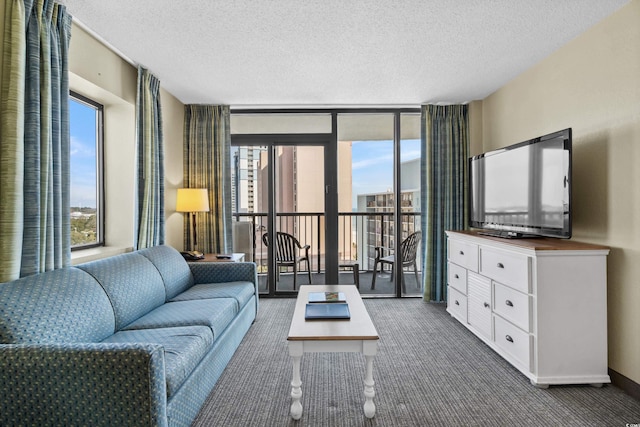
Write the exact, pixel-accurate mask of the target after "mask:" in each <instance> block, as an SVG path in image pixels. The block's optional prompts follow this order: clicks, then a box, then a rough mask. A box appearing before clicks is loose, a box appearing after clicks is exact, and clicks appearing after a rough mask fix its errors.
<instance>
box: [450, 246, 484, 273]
mask: <svg viewBox="0 0 640 427" xmlns="http://www.w3.org/2000/svg"><path fill="white" fill-rule="evenodd" d="M449 261H451V262H454V263H456V264H458V265H460V266H462V267H465V268H468V269H469V270H471V271H475V272H477V271H478V245H474V244H473V243H466V242H461V241H459V240H453V239H449Z"/></svg>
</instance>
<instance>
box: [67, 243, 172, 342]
mask: <svg viewBox="0 0 640 427" xmlns="http://www.w3.org/2000/svg"><path fill="white" fill-rule="evenodd" d="M78 268H81V269H82V270H84V271H86V272H87V273H89V274H91V275H92V276H93V277H94V278H95V279H96V280H97V281H98V282H99V283H100V284H101V285H102V287H103V288H104V290H105V292H106V293H107V295H108V296H109V299H110V300H111V305H112V306H113V310H114V312H115V314H116V330H121V329H122V328H123V327H125V326H126V325H128V324H129V323H131V322H133V321H134V320H136V319H138V318H139V317H141V316H143V315H145V314H147V313H148V312H150V311H151V310H153V309H154V308H156V307H158V306H160V305H162V304H163V303H164V302H165V298H166V293H165V290H164V283H163V282H162V277H161V276H160V273H159V272H158V269H157V268H156V267H155V266H154V265H153V263H151V261H149V260H148V259H147V258H145V257H144V256H142V255H139V254H137V253H128V254H122V255H116V256H114V257H111V258H106V259H101V260H99V261H93V262H89V263H87V264H81V265H79V266H78Z"/></svg>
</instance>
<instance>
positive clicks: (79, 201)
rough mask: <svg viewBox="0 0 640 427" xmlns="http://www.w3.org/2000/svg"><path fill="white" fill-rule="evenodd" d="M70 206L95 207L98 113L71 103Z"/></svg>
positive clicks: (82, 105) (80, 104)
mask: <svg viewBox="0 0 640 427" xmlns="http://www.w3.org/2000/svg"><path fill="white" fill-rule="evenodd" d="M69 117H70V120H69V121H70V133H71V206H72V207H92V208H95V207H96V110H95V109H94V108H92V107H89V106H87V105H85V104H82V103H80V102H77V101H74V100H72V99H70V100H69Z"/></svg>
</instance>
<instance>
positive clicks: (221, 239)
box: [184, 105, 233, 253]
mask: <svg viewBox="0 0 640 427" xmlns="http://www.w3.org/2000/svg"><path fill="white" fill-rule="evenodd" d="M229 118H230V113H229V106H226V105H223V106H215V105H185V119H184V186H185V188H206V189H207V190H208V192H209V209H210V210H209V212H198V213H196V214H195V215H196V227H197V239H198V241H197V242H195V247H196V248H197V249H198V250H199V251H201V252H204V253H228V252H231V251H232V243H233V240H232V235H231V232H232V230H231V225H232V224H231V215H232V212H231V168H230V163H231V161H230V158H229V156H230V151H231V130H230V127H229ZM192 233H193V230H192V225H191V221H188V220H186V221H184V241H185V247H186V248H194V245H193V243H194V242H192V241H191V240H192Z"/></svg>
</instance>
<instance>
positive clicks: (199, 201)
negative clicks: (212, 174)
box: [176, 188, 209, 250]
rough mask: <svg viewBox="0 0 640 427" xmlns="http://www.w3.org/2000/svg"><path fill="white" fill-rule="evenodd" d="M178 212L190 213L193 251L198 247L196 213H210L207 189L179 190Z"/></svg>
mask: <svg viewBox="0 0 640 427" xmlns="http://www.w3.org/2000/svg"><path fill="white" fill-rule="evenodd" d="M176 212H185V213H188V214H189V215H190V216H191V218H192V221H193V249H194V250H195V248H196V245H197V241H198V240H197V239H198V234H197V231H196V212H209V194H208V191H207V189H206V188H178V197H177V201H176Z"/></svg>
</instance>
